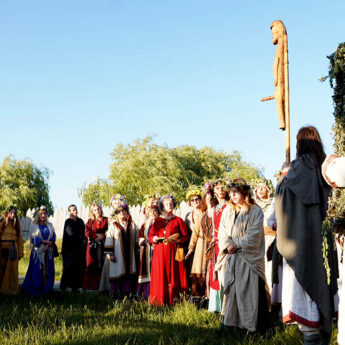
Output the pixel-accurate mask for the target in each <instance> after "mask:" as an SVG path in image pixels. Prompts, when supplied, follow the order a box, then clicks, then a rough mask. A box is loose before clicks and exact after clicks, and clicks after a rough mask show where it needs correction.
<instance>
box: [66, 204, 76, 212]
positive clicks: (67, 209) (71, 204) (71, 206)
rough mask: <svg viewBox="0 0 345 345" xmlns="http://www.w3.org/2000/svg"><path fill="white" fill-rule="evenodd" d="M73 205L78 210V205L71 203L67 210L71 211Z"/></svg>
mask: <svg viewBox="0 0 345 345" xmlns="http://www.w3.org/2000/svg"><path fill="white" fill-rule="evenodd" d="M71 207H75V209H76V210H77V206H76V205H74V204H71V205H69V206H68V209H67V210H68V211H69V209H70V208H71Z"/></svg>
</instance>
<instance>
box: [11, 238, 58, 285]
mask: <svg viewBox="0 0 345 345" xmlns="http://www.w3.org/2000/svg"><path fill="white" fill-rule="evenodd" d="M56 245H57V247H58V250H59V253H61V245H62V240H56ZM29 260H30V241H25V242H24V257H23V258H22V259H21V260H20V261H19V265H18V272H19V276H20V277H24V276H25V274H26V271H27V269H28V266H29ZM54 261H55V280H61V275H62V257H61V254H60V256H59V257H58V258H55V259H54Z"/></svg>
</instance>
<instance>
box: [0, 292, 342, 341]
mask: <svg viewBox="0 0 345 345" xmlns="http://www.w3.org/2000/svg"><path fill="white" fill-rule="evenodd" d="M0 315H1V317H0V320H1V321H0V344H4V345H24V344H25V345H26V344H27V345H33V344H36V345H42V344H44V345H50V344H71V345H79V344H80V345H82V344H83V345H91V344H97V345H98V344H99V345H114V344H128V345H129V344H181V345H182V344H183V345H187V344H195V345H196V344H208V345H212V344H244V345H247V344H248V345H250V344H262V345H264V344H267V345H268V344H272V345H273V344H282V345H296V344H302V340H301V336H300V334H299V331H298V330H297V328H296V327H295V326H288V327H283V326H280V327H276V328H275V329H274V330H272V331H270V333H269V334H268V336H267V337H266V338H262V337H259V336H253V335H248V334H247V335H242V336H239V335H228V336H217V329H218V327H219V317H218V316H217V315H216V314H211V313H209V312H207V311H206V310H198V309H197V308H196V307H195V306H194V305H193V304H192V303H190V302H183V303H180V304H177V305H176V306H175V307H173V308H169V307H160V308H156V307H152V306H150V305H149V304H148V303H147V302H143V301H134V302H131V301H129V300H125V301H122V302H119V301H114V300H112V299H111V298H109V297H104V296H101V295H98V294H89V293H87V294H80V293H62V292H59V291H54V292H53V293H52V294H51V295H50V296H49V297H48V298H43V297H41V298H29V297H27V296H24V295H22V294H20V295H19V296H17V297H15V298H8V297H0ZM332 344H334V345H335V344H336V334H334V335H333V337H332Z"/></svg>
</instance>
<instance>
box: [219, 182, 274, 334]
mask: <svg viewBox="0 0 345 345" xmlns="http://www.w3.org/2000/svg"><path fill="white" fill-rule="evenodd" d="M229 189H230V202H229V206H228V207H226V208H225V210H224V212H223V216H222V219H221V222H220V226H219V256H218V261H217V267H216V269H217V270H218V271H219V277H220V280H221V283H222V286H223V289H224V290H223V291H224V300H223V306H222V323H223V325H224V326H230V327H235V328H240V329H246V330H249V331H250V332H255V331H258V332H261V333H263V332H265V331H266V330H267V329H268V327H269V325H270V322H269V311H268V301H267V296H266V289H265V262H264V254H265V241H264V227H263V218H264V216H263V212H262V210H261V208H260V207H259V206H257V205H255V204H254V200H253V199H252V197H251V194H250V186H249V185H248V184H247V183H246V181H245V180H244V179H242V178H238V179H235V180H233V181H232V182H231V183H230V185H229Z"/></svg>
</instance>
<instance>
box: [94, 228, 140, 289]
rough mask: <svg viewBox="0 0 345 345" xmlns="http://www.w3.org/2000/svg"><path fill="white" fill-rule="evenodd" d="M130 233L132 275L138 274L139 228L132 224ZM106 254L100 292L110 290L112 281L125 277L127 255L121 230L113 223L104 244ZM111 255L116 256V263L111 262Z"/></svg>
mask: <svg viewBox="0 0 345 345" xmlns="http://www.w3.org/2000/svg"><path fill="white" fill-rule="evenodd" d="M129 231H130V241H131V242H130V273H129V274H136V272H137V267H136V260H135V245H136V239H137V227H136V225H135V224H134V223H132V226H131V228H130V229H129ZM104 252H105V253H106V256H105V260H104V265H103V269H102V275H101V281H100V286H99V290H98V291H100V292H101V291H107V290H109V289H110V281H115V280H117V279H119V278H121V277H123V276H125V275H126V274H127V273H126V268H125V254H124V247H123V242H122V234H121V230H119V229H118V227H117V226H116V225H115V224H114V223H112V224H109V228H108V232H107V235H106V238H105V242H104ZM110 253H113V254H114V256H115V260H116V261H115V262H113V261H110Z"/></svg>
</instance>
